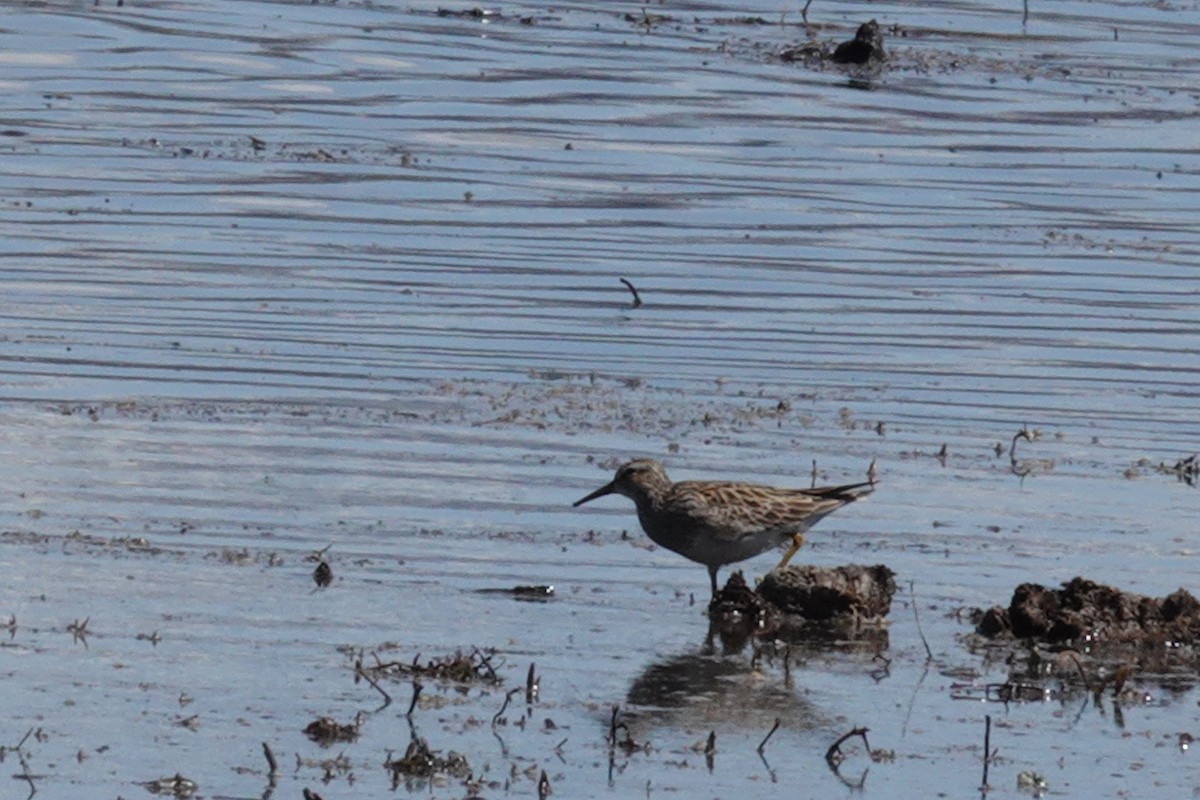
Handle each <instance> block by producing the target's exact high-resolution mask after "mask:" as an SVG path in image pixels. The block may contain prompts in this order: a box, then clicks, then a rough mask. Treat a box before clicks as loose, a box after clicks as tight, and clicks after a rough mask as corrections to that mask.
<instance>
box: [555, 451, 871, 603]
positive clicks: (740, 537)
mask: <svg viewBox="0 0 1200 800" xmlns="http://www.w3.org/2000/svg"><path fill="white" fill-rule="evenodd" d="M874 488H875V483H874V481H869V482H866V483H852V484H848V485H846V486H820V487H816V488H813V489H777V488H775V487H773V486H760V485H758V484H754V483H737V482H734V481H680V482H679V483H672V482H671V479H670V478H668V477H667V471H666V470H665V469H663V465H662V464H660V463H658V462H657V461H655V460H653V459H649V458H639V459H637V460H635V461H630V462H629V463H627V464H622V465H621V466H620V467H619V468H618V469H617V474H616V476H615V477H614V478H613V479H612V480H611V481H610V482H608V483H607V484H605V485H604V486H601V487H600V488H599V489H597V490H596V491H594V492H592V493H591V494H589V495H588V496H587V497H584V498H583V499H581V500H578V501H576V502H575V504H574V505H575V506H581V505H583V504H584V503H586V502H588V501H590V500H595V499H596V498H597V497H603V496H604V495H606V494H621V495H624V496H626V497H628V498H629V499H630V500H632V501H633V502H634V503H635V504H636V505H637V513H638V519H639V520H640V521H641V523H642V530H644V531H646V535H648V536H649V537H650V538H651V539H652V540H653V541H654V542H655V544H658V545H661V546H663V547H665V548H667V549H668V550H673V551H674V552H676V553H679V555H681V556H683V557H684V558H688V559H691V560H692V561H695V562H698V563H700V564H703V565H704V566H706V567H708V577H709V580H710V581H711V582H712V591H713V595H714V596H715V595H716V593H717V570H719V569H720V568H721V567H722V566H724V565H725V564H733V563H735V562H737V561H743V560H745V559H747V558H752V557H753V556H756V555H758V554H759V553H763V552H766V551H767V550H770V549H772V548H774V547H780V546H782V545H783V544H785V543H788V542H790V544H789V546H788V549H787V552H786V553H784V555H783V560H782V561H780V562H779V566H778V567H776V569H782V568H783V567H785V566H787V563H788V561H790V560H791V558H792V556H794V555H795V554H796V551H797V550H799V549H800V546H801V544H803V542H804V531H806V530H808V528H809V527H811V526H812V525H813V524H814V523H816V522H817V521H818V520H820V519H821V518H822V517H824V516H825V515H827V514H831V513H833V512H834V511H837V510H838V509H839V508H841V507H842V506H844V505H846V504H847V503H852V502H854V501H855V500H857V499H859V498H860V497H862V496H864V495H867V494H870V493H871V491H872V490H874Z"/></svg>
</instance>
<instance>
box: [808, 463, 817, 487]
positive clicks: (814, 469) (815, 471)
mask: <svg viewBox="0 0 1200 800" xmlns="http://www.w3.org/2000/svg"><path fill="white" fill-rule="evenodd" d="M809 488H811V489H815V488H817V460H816V459H815V458H814V459H813V468H812V486H810V487H809Z"/></svg>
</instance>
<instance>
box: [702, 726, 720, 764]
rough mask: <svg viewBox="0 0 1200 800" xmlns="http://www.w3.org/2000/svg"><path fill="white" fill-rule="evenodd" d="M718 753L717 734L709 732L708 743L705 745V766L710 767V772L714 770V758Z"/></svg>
mask: <svg viewBox="0 0 1200 800" xmlns="http://www.w3.org/2000/svg"><path fill="white" fill-rule="evenodd" d="M716 753H717V732H716V731H709V732H708V741H707V742H705V743H704V764H705V766H707V767H708V771H709V772H712V770H713V756H715V755H716Z"/></svg>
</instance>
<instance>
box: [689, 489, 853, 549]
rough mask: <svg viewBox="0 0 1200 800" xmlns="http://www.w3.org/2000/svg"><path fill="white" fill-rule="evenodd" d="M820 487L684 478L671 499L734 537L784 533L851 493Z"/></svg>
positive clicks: (697, 520)
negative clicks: (689, 479)
mask: <svg viewBox="0 0 1200 800" xmlns="http://www.w3.org/2000/svg"><path fill="white" fill-rule="evenodd" d="M822 491H823V490H816V493H814V492H813V491H810V490H799V489H777V488H775V487H772V486H759V485H757V484H751V483H727V482H718V481H682V482H680V483H677V484H675V485H674V486H673V487H672V490H671V492H670V495H669V496H668V498H667V504H668V505H669V506H670V507H671V509H672V511H673V512H674V513H675V514H677V515H681V516H686V517H687V519H688V521H689V523H690V524H692V525H695V526H696V527H698V528H707V529H709V530H712V531H714V532H717V533H719V534H721V535H723V536H725V537H728V538H733V539H736V538H739V537H741V536H748V535H752V534H761V533H764V532H768V531H771V532H778V533H779V534H780V535H783V534H787V533H796V532H799V531H802V530H804V529H805V528H807V527H808V526H809V525H811V524H812V523H813V522H816V521H817V520H818V519H820V518H821V517H823V516H825V515H826V514H828V513H830V512H832V511H834V510H836V509H838V508H841V507H842V506H843V505H845V504H846V503H848V502H851V500H852V499H853V497H850V496H841V495H838V494H836V493H833V494H830V495H829V496H826V495H824V494H823V493H821V492H822Z"/></svg>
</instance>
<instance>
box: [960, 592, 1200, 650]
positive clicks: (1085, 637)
mask: <svg viewBox="0 0 1200 800" xmlns="http://www.w3.org/2000/svg"><path fill="white" fill-rule="evenodd" d="M976 632H977V633H979V634H980V635H981V636H985V637H987V638H989V639H994V638H998V637H1003V636H1009V637H1012V638H1017V639H1035V640H1038V641H1041V642H1047V643H1060V642H1076V641H1083V642H1086V643H1088V644H1133V645H1138V646H1143V647H1149V646H1155V645H1165V644H1194V643H1195V642H1197V640H1198V639H1200V601H1197V600H1196V598H1195V597H1193V596H1192V595H1191V594H1190V593H1188V592H1187V591H1185V590H1183V589H1178V590H1176V591H1174V592H1172V593H1171V594H1169V595H1167V596H1166V597H1162V598H1154V597H1147V596H1145V595H1140V594H1134V593H1132V592H1123V591H1121V590H1119V589H1114V588H1113V587H1111V586H1105V585H1103V584H1099V583H1095V582H1094V581H1090V580H1087V579H1086V578H1075V579H1073V580H1071V581H1070V582H1068V583H1065V584H1063V587H1062V588H1061V589H1048V588H1046V587H1045V586H1041V585H1039V584H1036V583H1023V584H1021V585H1020V586H1018V587H1017V588H1016V590H1015V591H1014V592H1013V596H1012V601H1011V602H1010V603H1009V606H1008V608H1002V607H1001V606H994V607H993V608H991V609H988V610H987V611H984V612H982V614H981V615H980V617H979V622H978V624H977V626H976Z"/></svg>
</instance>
